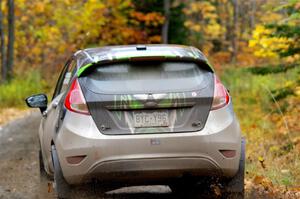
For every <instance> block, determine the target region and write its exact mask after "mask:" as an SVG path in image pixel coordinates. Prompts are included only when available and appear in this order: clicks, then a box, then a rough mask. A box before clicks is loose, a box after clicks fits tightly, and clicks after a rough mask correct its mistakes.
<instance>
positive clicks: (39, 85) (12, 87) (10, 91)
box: [0, 71, 49, 109]
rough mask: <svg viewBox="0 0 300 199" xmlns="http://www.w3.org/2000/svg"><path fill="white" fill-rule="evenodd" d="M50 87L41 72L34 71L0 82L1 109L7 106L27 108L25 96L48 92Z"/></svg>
mask: <svg viewBox="0 0 300 199" xmlns="http://www.w3.org/2000/svg"><path fill="white" fill-rule="evenodd" d="M48 90H49V88H48V86H47V83H46V82H45V81H44V80H42V78H41V75H40V73H39V72H36V71H33V72H30V73H26V74H24V75H23V76H18V77H15V78H14V79H13V80H11V81H10V82H8V83H5V84H0V102H1V103H0V109H1V108H7V107H17V108H25V107H26V105H25V101H24V100H25V98H26V97H28V96H30V95H32V94H37V93H43V92H44V93H46V92H48Z"/></svg>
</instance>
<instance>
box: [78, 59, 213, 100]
mask: <svg viewBox="0 0 300 199" xmlns="http://www.w3.org/2000/svg"><path fill="white" fill-rule="evenodd" d="M209 73H210V72H209V71H206V70H205V69H202V68H200V67H199V66H198V65H197V64H195V63H191V62H130V63H115V64H110V65H105V66H99V67H97V68H95V69H94V70H92V71H90V73H89V74H88V75H87V76H85V77H82V78H83V79H82V80H83V82H82V83H84V86H85V87H86V88H87V89H89V90H91V91H93V92H95V93H107V94H131V93H162V92H176V91H191V90H199V89H201V88H203V87H205V86H206V83H207V82H206V80H207V76H208V75H209Z"/></svg>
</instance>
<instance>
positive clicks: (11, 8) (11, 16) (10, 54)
mask: <svg viewBox="0 0 300 199" xmlns="http://www.w3.org/2000/svg"><path fill="white" fill-rule="evenodd" d="M7 7H8V14H7V23H8V39H7V40H8V41H7V59H6V61H7V62H6V67H7V74H8V77H9V78H10V77H11V76H12V72H13V64H14V42H15V5H14V0H8V1H7Z"/></svg>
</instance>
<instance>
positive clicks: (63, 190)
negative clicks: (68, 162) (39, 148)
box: [51, 145, 71, 199]
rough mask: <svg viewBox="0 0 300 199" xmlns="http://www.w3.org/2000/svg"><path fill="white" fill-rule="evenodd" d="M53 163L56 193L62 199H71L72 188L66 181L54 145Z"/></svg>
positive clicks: (52, 152)
mask: <svg viewBox="0 0 300 199" xmlns="http://www.w3.org/2000/svg"><path fill="white" fill-rule="evenodd" d="M51 155H52V161H53V168H54V189H55V191H56V194H57V197H58V198H60V199H62V198H65V199H66V198H69V195H70V192H71V187H70V185H69V184H68V183H67V181H66V180H65V178H64V176H63V173H62V170H61V167H60V163H59V160H58V156H57V152H56V148H55V146H54V145H52V151H51Z"/></svg>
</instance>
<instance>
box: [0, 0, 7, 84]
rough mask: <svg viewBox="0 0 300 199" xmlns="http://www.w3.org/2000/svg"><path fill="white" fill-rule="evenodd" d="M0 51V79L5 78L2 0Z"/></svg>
mask: <svg viewBox="0 0 300 199" xmlns="http://www.w3.org/2000/svg"><path fill="white" fill-rule="evenodd" d="M0 52H1V73H2V76H1V77H2V81H5V80H6V79H7V69H6V65H5V64H6V56H5V43H4V25H3V11H2V0H0Z"/></svg>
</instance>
